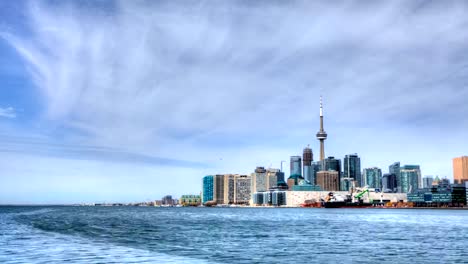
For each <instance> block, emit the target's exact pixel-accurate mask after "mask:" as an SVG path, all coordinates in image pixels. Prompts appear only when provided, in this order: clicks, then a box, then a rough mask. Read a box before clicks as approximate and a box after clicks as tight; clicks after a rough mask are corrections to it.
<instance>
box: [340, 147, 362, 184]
mask: <svg viewBox="0 0 468 264" xmlns="http://www.w3.org/2000/svg"><path fill="white" fill-rule="evenodd" d="M343 167H344V170H343V173H344V175H343V177H345V178H352V179H354V180H355V181H356V184H357V185H358V186H359V187H362V186H363V184H364V181H363V180H362V177H361V158H359V156H358V155H357V154H349V155H346V156H345V158H344V160H343Z"/></svg>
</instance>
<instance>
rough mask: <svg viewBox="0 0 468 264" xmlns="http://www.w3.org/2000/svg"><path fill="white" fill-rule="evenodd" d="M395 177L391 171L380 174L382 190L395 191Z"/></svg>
mask: <svg viewBox="0 0 468 264" xmlns="http://www.w3.org/2000/svg"><path fill="white" fill-rule="evenodd" d="M397 190H398V188H397V177H396V175H395V174H393V173H385V174H384V175H383V176H382V191H383V192H386V193H393V192H397Z"/></svg>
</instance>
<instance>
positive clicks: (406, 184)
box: [400, 169, 419, 193]
mask: <svg viewBox="0 0 468 264" xmlns="http://www.w3.org/2000/svg"><path fill="white" fill-rule="evenodd" d="M418 175H419V174H418V170H408V169H401V170H400V179H401V192H403V193H410V192H414V191H416V190H417V189H418Z"/></svg>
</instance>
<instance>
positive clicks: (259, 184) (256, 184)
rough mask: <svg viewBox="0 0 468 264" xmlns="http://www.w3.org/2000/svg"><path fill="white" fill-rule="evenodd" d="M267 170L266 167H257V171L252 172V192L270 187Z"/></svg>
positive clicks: (262, 190)
mask: <svg viewBox="0 0 468 264" xmlns="http://www.w3.org/2000/svg"><path fill="white" fill-rule="evenodd" d="M266 172H267V171H266V170H265V168H264V167H257V168H256V169H255V172H254V173H252V174H251V177H252V181H251V188H250V191H251V193H256V192H265V191H267V190H268V189H269V186H268V183H269V181H268V178H267V173H266Z"/></svg>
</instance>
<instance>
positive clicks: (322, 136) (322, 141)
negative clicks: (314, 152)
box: [317, 96, 327, 160]
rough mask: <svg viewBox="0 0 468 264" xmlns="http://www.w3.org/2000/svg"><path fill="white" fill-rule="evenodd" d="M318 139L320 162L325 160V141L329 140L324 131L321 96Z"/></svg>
mask: <svg viewBox="0 0 468 264" xmlns="http://www.w3.org/2000/svg"><path fill="white" fill-rule="evenodd" d="M317 139H318V140H319V141H320V160H324V159H325V139H327V132H325V130H323V104H322V96H320V130H319V132H318V133H317Z"/></svg>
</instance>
